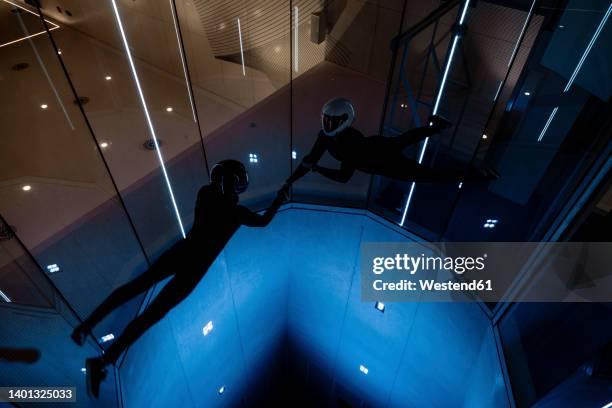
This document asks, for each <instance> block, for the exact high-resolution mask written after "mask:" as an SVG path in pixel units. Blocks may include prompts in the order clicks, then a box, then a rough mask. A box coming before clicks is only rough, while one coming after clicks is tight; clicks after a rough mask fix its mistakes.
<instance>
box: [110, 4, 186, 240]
mask: <svg viewBox="0 0 612 408" xmlns="http://www.w3.org/2000/svg"><path fill="white" fill-rule="evenodd" d="M111 3H112V5H113V11H114V13H115V19H116V20H117V25H118V26H119V32H120V34H121V39H122V40H123V47H124V48H125V53H126V54H127V57H128V61H129V63H130V68H131V69H132V76H133V77H134V82H135V83H136V88H137V89H138V95H139V96H140V103H141V104H142V108H143V110H144V113H145V118H146V119H147V125H148V126H149V131H150V132H151V137H152V139H153V143H154V144H155V152H156V153H157V158H158V159H159V164H160V166H161V169H162V173H163V174H164V179H165V181H166V186H167V187H168V194H169V195H170V200H171V201H172V206H173V207H174V213H175V215H176V220H177V221H178V224H179V228H180V229H181V234H182V235H183V238H185V229H184V228H183V222H182V221H181V214H180V213H179V209H178V207H177V205H176V200H175V199H174V193H173V192H172V185H171V184H170V178H169V177H168V172H167V171H166V166H165V164H164V158H163V157H162V154H161V150H160V149H159V143H158V141H157V136H156V135H155V127H154V126H153V122H152V121H151V116H150V115H149V109H148V108H147V102H146V101H145V97H144V94H143V92H142V88H141V87H140V80H139V79H138V73H137V72H136V66H135V65H134V60H133V59H132V53H131V52H130V47H129V45H128V41H127V37H126V36H125V31H124V30H123V23H122V22H121V16H120V15H119V10H118V9H117V4H116V3H115V0H111Z"/></svg>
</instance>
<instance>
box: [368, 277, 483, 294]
mask: <svg viewBox="0 0 612 408" xmlns="http://www.w3.org/2000/svg"><path fill="white" fill-rule="evenodd" d="M372 287H373V288H374V290H376V291H394V290H398V291H415V290H424V291H440V292H442V291H467V290H469V291H492V290H493V285H492V283H491V280H490V279H487V280H484V279H480V280H472V281H469V282H455V281H447V282H436V281H435V280H433V279H419V280H418V285H417V283H416V282H414V281H411V280H408V279H402V280H400V281H399V282H384V281H382V280H381V279H377V280H375V281H373V282H372Z"/></svg>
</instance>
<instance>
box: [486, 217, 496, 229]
mask: <svg viewBox="0 0 612 408" xmlns="http://www.w3.org/2000/svg"><path fill="white" fill-rule="evenodd" d="M498 221H499V220H498V219H495V218H493V219H491V218H489V219H488V220H487V221H486V222H485V223H484V225H483V227H484V228H495V226H496V225H497V223H498Z"/></svg>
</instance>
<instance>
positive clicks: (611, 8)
mask: <svg viewBox="0 0 612 408" xmlns="http://www.w3.org/2000/svg"><path fill="white" fill-rule="evenodd" d="M611 12H612V4H610V5H609V6H608V10H607V11H606V13H605V14H604V16H603V18H602V19H601V21H600V22H599V25H598V26H597V29H596V30H595V33H594V34H593V37H591V41H589V43H588V45H587V46H586V48H585V49H584V52H583V53H582V56H581V57H580V60H579V61H578V64H576V68H574V72H572V76H570V79H569V81H567V84H566V85H565V88H563V93H566V92H567V91H569V90H570V88H571V87H572V84H573V83H574V80H575V79H576V76H577V75H578V73H579V72H580V69H581V68H582V65H583V64H584V61H585V60H586V58H587V57H588V55H589V53H590V52H591V49H592V48H593V44H595V41H597V38H598V37H599V34H601V32H602V30H603V28H604V26H605V25H606V23H607V22H608V18H610V13H611ZM558 109H559V107H558V106H555V108H554V109H553V111H552V112H551V114H550V116H549V117H548V120H547V121H546V124H545V125H544V128H542V131H541V132H540V136H538V142H541V141H542V139H543V138H544V135H545V134H546V131H547V130H548V127H549V126H550V123H551V122H552V120H553V119H554V117H555V115H556V114H557V110H558Z"/></svg>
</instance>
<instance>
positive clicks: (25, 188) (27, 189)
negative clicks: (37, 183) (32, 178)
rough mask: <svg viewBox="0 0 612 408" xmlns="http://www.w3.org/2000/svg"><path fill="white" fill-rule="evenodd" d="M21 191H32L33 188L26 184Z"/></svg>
mask: <svg viewBox="0 0 612 408" xmlns="http://www.w3.org/2000/svg"><path fill="white" fill-rule="evenodd" d="M21 189H22V190H23V191H30V190H31V189H32V186H31V185H29V184H26V185H25V186H22V187H21Z"/></svg>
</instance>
